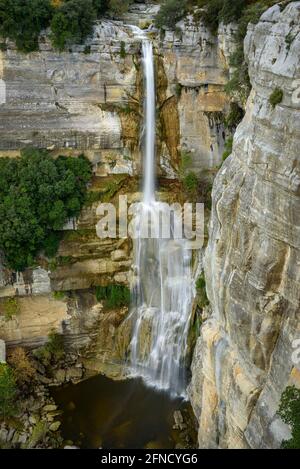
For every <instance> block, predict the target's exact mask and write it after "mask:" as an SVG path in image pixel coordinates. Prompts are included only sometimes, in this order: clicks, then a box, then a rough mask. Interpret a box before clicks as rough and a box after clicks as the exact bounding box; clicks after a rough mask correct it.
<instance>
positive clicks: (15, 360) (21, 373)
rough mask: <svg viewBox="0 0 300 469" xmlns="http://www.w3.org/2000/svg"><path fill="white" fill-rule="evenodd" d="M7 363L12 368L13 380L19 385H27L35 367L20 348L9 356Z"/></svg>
mask: <svg viewBox="0 0 300 469" xmlns="http://www.w3.org/2000/svg"><path fill="white" fill-rule="evenodd" d="M8 363H9V365H10V366H11V367H12V370H13V372H14V377H15V380H16V382H17V383H18V384H19V385H23V384H26V383H29V382H30V381H31V380H32V378H33V377H34V375H35V372H36V370H35V367H34V366H33V363H32V362H31V360H30V358H29V357H28V354H27V353H26V351H25V350H24V349H23V348H21V347H17V348H15V349H14V350H13V351H12V352H11V353H10V354H9V356H8Z"/></svg>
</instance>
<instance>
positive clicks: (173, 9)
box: [155, 0, 187, 29]
mask: <svg viewBox="0 0 300 469" xmlns="http://www.w3.org/2000/svg"><path fill="white" fill-rule="evenodd" d="M186 12H187V1H186V0H165V2H164V3H163V4H162V5H161V7H160V10H159V12H158V13H157V16H156V18H155V24H156V26H157V27H158V28H163V27H167V28H170V29H174V28H175V26H176V23H178V21H180V20H181V19H182V18H183V17H184V15H185V14H186Z"/></svg>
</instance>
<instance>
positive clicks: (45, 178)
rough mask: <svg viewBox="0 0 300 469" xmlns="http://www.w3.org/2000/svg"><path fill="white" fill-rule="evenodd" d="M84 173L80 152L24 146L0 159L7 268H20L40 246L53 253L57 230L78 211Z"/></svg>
mask: <svg viewBox="0 0 300 469" xmlns="http://www.w3.org/2000/svg"><path fill="white" fill-rule="evenodd" d="M90 177H91V165H90V163H89V161H88V160H87V159H86V158H85V157H83V156H80V157H78V158H67V157H64V156H60V157H58V158H57V159H54V158H52V157H51V155H50V153H49V152H47V151H45V150H34V149H27V150H25V151H23V152H22V156H21V158H18V159H15V160H14V161H13V162H12V161H11V160H10V159H9V158H1V159H0V182H1V185H0V250H2V251H3V252H4V254H5V258H6V261H7V264H8V265H9V266H10V267H11V268H13V269H15V270H19V271H22V270H24V269H25V268H26V267H27V266H29V265H32V263H33V261H34V259H35V257H36V255H37V254H38V252H39V251H41V250H45V253H46V255H48V256H49V257H53V255H54V254H55V252H56V250H57V247H58V243H59V239H60V234H59V233H57V231H58V230H61V228H62V227H63V225H64V223H65V221H66V220H67V219H68V218H71V217H76V216H77V215H78V214H79V213H80V209H81V207H82V205H83V203H84V201H85V197H86V190H87V183H88V181H89V180H90Z"/></svg>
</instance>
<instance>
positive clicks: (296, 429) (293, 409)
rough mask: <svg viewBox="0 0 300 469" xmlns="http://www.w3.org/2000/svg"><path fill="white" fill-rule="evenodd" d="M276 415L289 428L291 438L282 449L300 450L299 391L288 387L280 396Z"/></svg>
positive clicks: (293, 387) (283, 444) (284, 443)
mask: <svg viewBox="0 0 300 469" xmlns="http://www.w3.org/2000/svg"><path fill="white" fill-rule="evenodd" d="M278 415H279V416H280V417H281V418H282V420H283V421H284V422H285V423H286V424H287V425H290V426H291V430H292V437H291V439H290V440H287V441H284V442H283V443H282V448H284V449H300V389H297V388H296V387H295V386H288V387H287V388H286V390H285V391H284V392H283V394H282V396H281V401H280V406H279V411H278Z"/></svg>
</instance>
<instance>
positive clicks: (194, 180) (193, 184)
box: [183, 171, 198, 196]
mask: <svg viewBox="0 0 300 469" xmlns="http://www.w3.org/2000/svg"><path fill="white" fill-rule="evenodd" d="M183 188H184V190H185V191H186V192H187V193H188V194H189V195H190V196H195V195H196V194H197V190H198V177H197V175H196V174H195V173H194V172H193V171H190V172H189V173H188V174H186V176H184V178H183Z"/></svg>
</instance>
